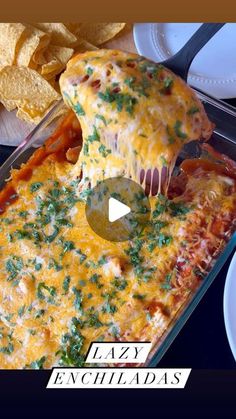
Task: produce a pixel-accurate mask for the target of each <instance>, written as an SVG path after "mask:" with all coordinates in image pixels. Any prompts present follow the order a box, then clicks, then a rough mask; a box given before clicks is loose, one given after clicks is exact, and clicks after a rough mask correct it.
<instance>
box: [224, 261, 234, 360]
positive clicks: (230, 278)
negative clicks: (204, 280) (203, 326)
mask: <svg viewBox="0 0 236 419" xmlns="http://www.w3.org/2000/svg"><path fill="white" fill-rule="evenodd" d="M224 319H225V328H226V333H227V337H228V340H229V344H230V348H231V351H232V353H233V356H234V359H235V361H236V253H235V254H234V257H233V259H232V262H231V264H230V267H229V270H228V274H227V277H226V282H225V290H224Z"/></svg>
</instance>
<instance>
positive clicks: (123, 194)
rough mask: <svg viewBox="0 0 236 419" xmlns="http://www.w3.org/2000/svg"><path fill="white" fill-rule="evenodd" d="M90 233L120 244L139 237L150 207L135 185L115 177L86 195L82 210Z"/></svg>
mask: <svg viewBox="0 0 236 419" xmlns="http://www.w3.org/2000/svg"><path fill="white" fill-rule="evenodd" d="M85 212H86V218H87V221H88V223H89V225H90V227H91V228H92V230H93V231H94V232H95V233H96V234H98V235H99V236H100V237H102V238H103V239H105V240H109V241H114V242H122V241H126V240H129V239H132V238H134V237H135V236H136V235H138V234H140V233H141V232H142V230H143V229H144V227H145V226H146V225H147V223H148V221H149V217H150V204H149V200H148V198H147V197H146V195H145V193H144V190H143V188H142V187H141V186H140V185H139V184H137V183H136V182H134V181H132V180H130V179H127V178H124V177H115V178H109V179H106V180H104V181H102V182H99V183H98V184H97V186H95V187H94V188H93V189H91V190H89V191H88V194H87V203H86V207H85Z"/></svg>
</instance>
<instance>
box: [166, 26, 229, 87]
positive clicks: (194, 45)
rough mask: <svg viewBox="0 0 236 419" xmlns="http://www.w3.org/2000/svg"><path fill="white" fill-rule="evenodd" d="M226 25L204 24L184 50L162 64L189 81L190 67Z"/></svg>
mask: <svg viewBox="0 0 236 419" xmlns="http://www.w3.org/2000/svg"><path fill="white" fill-rule="evenodd" d="M224 25H225V23H203V24H202V25H201V26H200V28H199V29H198V30H197V31H196V32H195V33H194V34H193V36H192V37H191V38H190V39H189V40H188V42H187V43H186V44H185V45H184V46H183V48H181V49H180V50H179V51H178V52H177V53H176V54H175V55H174V56H173V57H171V58H169V59H168V60H166V61H164V62H163V63H162V64H163V65H164V66H165V67H167V68H169V69H170V70H172V71H173V72H174V73H175V74H178V76H180V77H182V79H184V80H187V77H188V71H189V67H190V65H191V63H192V61H193V59H194V58H195V56H196V55H197V53H198V52H199V51H200V50H201V49H202V47H204V45H206V43H207V42H208V41H209V40H210V39H211V38H212V37H213V35H215V34H216V33H217V32H218V31H219V30H220V29H221V28H222V26H224Z"/></svg>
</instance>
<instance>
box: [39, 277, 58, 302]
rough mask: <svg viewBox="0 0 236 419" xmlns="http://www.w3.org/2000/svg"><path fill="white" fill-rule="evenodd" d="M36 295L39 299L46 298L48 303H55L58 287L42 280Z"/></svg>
mask: <svg viewBox="0 0 236 419" xmlns="http://www.w3.org/2000/svg"><path fill="white" fill-rule="evenodd" d="M36 295H37V298H38V299H39V300H45V301H47V302H48V303H53V302H54V297H55V296H56V288H55V287H53V286H51V287H49V286H47V285H46V284H45V282H40V283H39V284H38V286H37V292H36Z"/></svg>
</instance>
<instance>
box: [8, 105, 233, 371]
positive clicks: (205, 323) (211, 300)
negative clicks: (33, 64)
mask: <svg viewBox="0 0 236 419" xmlns="http://www.w3.org/2000/svg"><path fill="white" fill-rule="evenodd" d="M227 102H228V103H229V104H231V105H233V106H236V99H232V100H228V101H227ZM13 149H14V148H13V147H7V146H1V145H0V164H2V163H3V161H4V160H5V159H6V158H7V157H8V156H9V155H10V154H11V153H12V151H13ZM231 256H232V255H231ZM230 261H231V258H230V259H229V260H228V261H227V263H226V264H225V266H224V267H223V268H222V270H221V272H220V273H219V275H218V276H217V277H216V278H215V280H214V283H213V284H212V285H211V287H210V288H209V290H208V291H207V292H206V294H205V296H204V297H203V299H202V301H201V302H200V303H199V305H198V307H197V308H196V309H195V311H194V312H193V314H192V315H191V317H190V318H189V320H188V321H187V323H186V324H185V325H184V327H183V329H182V330H181V331H180V333H179V335H178V336H177V337H176V339H175V341H174V342H173V343H172V345H171V347H170V348H169V349H168V351H167V352H166V354H165V355H164V356H163V358H162V360H161V361H160V362H159V364H158V367H160V368H161V367H163V368H167V367H189V368H199V369H202V368H209V369H218V368H219V369H236V362H235V360H234V358H233V355H232V352H231V350H230V347H229V344H228V340H227V336H226V332H225V326H224V316H223V293H224V285H225V278H226V275H227V271H228V268H229V264H230Z"/></svg>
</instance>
